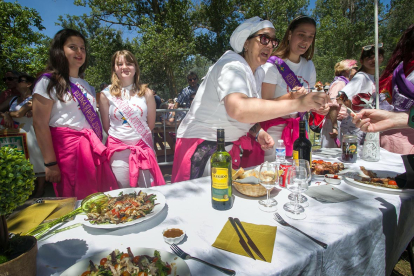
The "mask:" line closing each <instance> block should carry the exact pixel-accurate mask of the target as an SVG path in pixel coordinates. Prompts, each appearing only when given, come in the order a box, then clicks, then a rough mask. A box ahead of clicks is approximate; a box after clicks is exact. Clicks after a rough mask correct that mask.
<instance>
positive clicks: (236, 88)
mask: <svg viewBox="0 0 414 276" xmlns="http://www.w3.org/2000/svg"><path fill="white" fill-rule="evenodd" d="M217 85H218V87H217V94H218V97H219V101H222V100H223V99H224V98H225V97H226V96H227V95H229V94H232V93H242V94H245V95H247V96H249V94H250V93H249V85H248V82H247V76H246V72H245V71H244V69H243V67H241V66H237V65H236V64H234V63H233V64H226V65H224V66H223V69H222V70H221V72H220V75H219V77H218V79H217Z"/></svg>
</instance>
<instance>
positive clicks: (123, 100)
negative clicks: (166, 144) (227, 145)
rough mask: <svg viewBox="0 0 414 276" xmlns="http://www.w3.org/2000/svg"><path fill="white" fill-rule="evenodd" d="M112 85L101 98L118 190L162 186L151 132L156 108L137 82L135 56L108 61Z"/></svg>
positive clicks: (123, 54) (121, 53)
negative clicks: (109, 62)
mask: <svg viewBox="0 0 414 276" xmlns="http://www.w3.org/2000/svg"><path fill="white" fill-rule="evenodd" d="M111 69H112V84H111V85H110V86H108V87H107V88H105V89H104V90H103V91H102V93H101V96H100V109H99V111H100V113H101V118H102V123H103V128H104V130H105V132H106V133H108V141H107V147H108V151H107V152H108V159H109V160H110V164H111V168H112V171H113V173H114V175H115V177H116V179H117V182H118V185H119V187H120V188H129V187H136V186H139V187H149V186H158V185H164V184H165V181H164V178H163V176H162V173H161V171H160V168H159V166H158V163H157V158H156V156H155V152H154V149H153V142H152V135H151V130H152V129H153V128H154V126H155V117H156V108H155V106H156V105H155V99H154V95H153V93H152V91H151V90H150V89H148V87H147V85H145V84H142V83H141V82H140V70H139V66H138V62H137V60H136V58H135V56H134V55H133V54H132V53H131V52H129V51H126V50H122V51H117V52H116V53H115V54H114V55H113V56H112V60H111Z"/></svg>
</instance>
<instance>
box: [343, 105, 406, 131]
mask: <svg viewBox="0 0 414 276" xmlns="http://www.w3.org/2000/svg"><path fill="white" fill-rule="evenodd" d="M351 116H352V117H353V119H352V122H353V123H354V124H355V125H356V126H357V127H358V128H360V129H361V130H362V131H365V132H378V131H384V130H389V129H393V128H405V127H408V124H407V122H408V114H407V113H404V112H389V111H386V110H378V109H363V110H361V111H360V112H359V113H358V114H355V115H354V114H351Z"/></svg>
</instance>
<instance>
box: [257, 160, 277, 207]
mask: <svg viewBox="0 0 414 276" xmlns="http://www.w3.org/2000/svg"><path fill="white" fill-rule="evenodd" d="M259 180H260V184H261V185H262V186H263V187H265V188H266V192H267V199H266V201H265V202H259V203H260V204H259V208H260V210H262V211H265V212H275V211H276V210H277V201H276V200H274V201H271V200H269V194H270V190H271V189H273V188H274V187H275V186H276V185H277V184H279V170H278V165H277V164H276V163H270V162H267V161H266V162H264V163H263V164H262V165H261V166H260V169H259Z"/></svg>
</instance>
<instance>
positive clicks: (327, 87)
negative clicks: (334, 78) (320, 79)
mask: <svg viewBox="0 0 414 276" xmlns="http://www.w3.org/2000/svg"><path fill="white" fill-rule="evenodd" d="M330 85H331V84H330V83H329V82H325V86H324V87H323V91H325V93H326V94H328V91H329V86H330Z"/></svg>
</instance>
